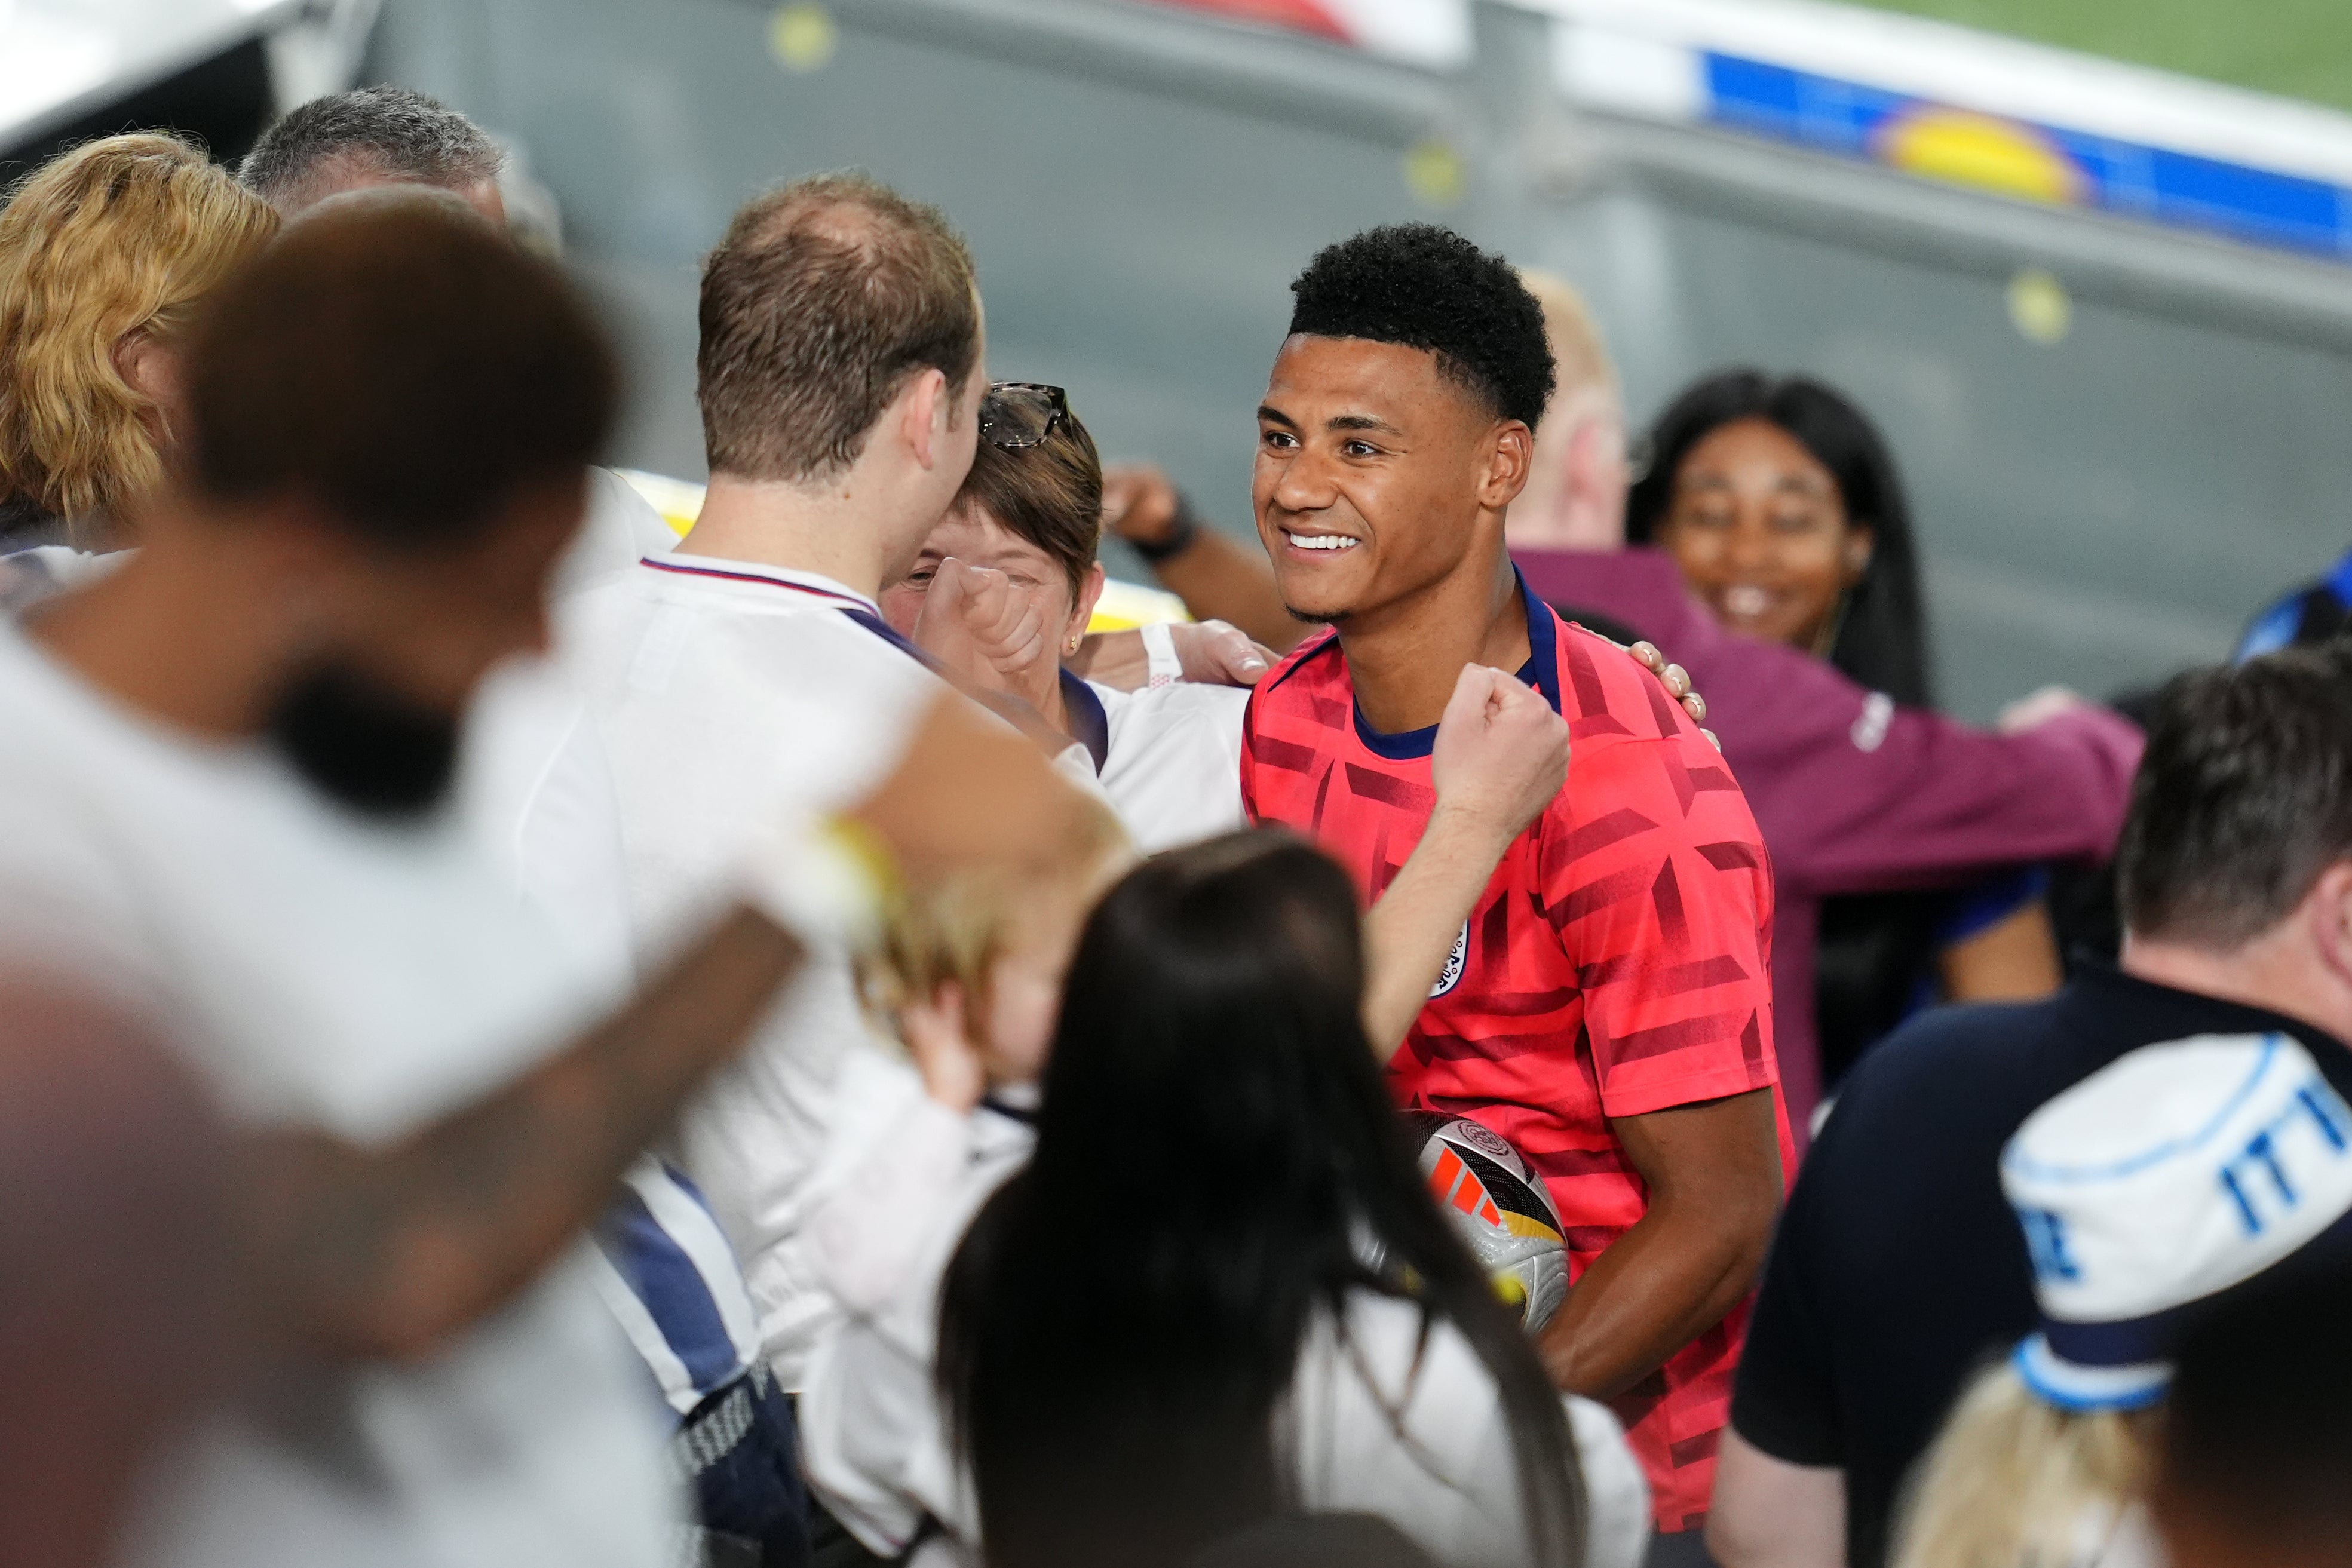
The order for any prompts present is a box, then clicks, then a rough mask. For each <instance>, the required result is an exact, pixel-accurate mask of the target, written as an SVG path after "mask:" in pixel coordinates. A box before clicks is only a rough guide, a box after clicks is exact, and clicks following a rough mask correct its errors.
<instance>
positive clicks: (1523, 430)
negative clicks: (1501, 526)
mask: <svg viewBox="0 0 2352 1568" xmlns="http://www.w3.org/2000/svg"><path fill="white" fill-rule="evenodd" d="M1535 455H1536V434H1535V432H1534V431H1532V430H1529V429H1528V427H1527V426H1526V425H1525V424H1523V423H1520V422H1519V421H1517V420H1516V419H1507V420H1505V421H1503V422H1502V423H1500V424H1497V425H1496V426H1495V433H1494V435H1493V437H1492V438H1491V440H1490V441H1489V443H1488V444H1487V448H1486V473H1485V474H1484V475H1483V476H1481V477H1480V481H1479V485H1478V504H1479V505H1480V506H1481V507H1486V509H1487V510H1488V511H1496V512H1499V511H1501V510H1502V509H1503V508H1504V507H1507V506H1509V505H1510V504H1511V503H1512V502H1513V501H1515V500H1517V499H1518V496H1519V492H1520V491H1521V490H1524V489H1526V488H1527V487H1528V469H1529V468H1530V467H1531V466H1532V465H1533V464H1534V462H1535Z"/></svg>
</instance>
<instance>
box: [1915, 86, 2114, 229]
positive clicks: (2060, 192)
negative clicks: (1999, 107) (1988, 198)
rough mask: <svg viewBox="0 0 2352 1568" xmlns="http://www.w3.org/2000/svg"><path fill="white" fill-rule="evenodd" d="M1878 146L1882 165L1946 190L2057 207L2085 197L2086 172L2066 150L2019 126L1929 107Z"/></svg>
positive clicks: (2003, 121)
mask: <svg viewBox="0 0 2352 1568" xmlns="http://www.w3.org/2000/svg"><path fill="white" fill-rule="evenodd" d="M1876 141H1877V149H1876V150H1877V152H1878V156H1879V159H1880V160H1881V161H1882V162H1885V163H1888V164H1891V165H1892V166H1894V167H1895V168H1897V169H1900V170H1903V171H1904V172H1906V173H1911V174H1917V175H1921V176H1923V177H1924V178H1927V179H1929V180H1941V181H1943V182H1944V183H1946V184H1951V185H1966V186H1969V188H1970V189H1972V190H1979V191H1990V192H1993V193H1996V194H1998V195H2003V196H2020V197H2022V198H2024V199H2025V200H2027V201H2029V202H2045V203H2048V204H2052V205H2054V206H2072V205H2074V204H2075V203H2078V202H2080V201H2081V200H2082V199H2083V196H2084V185H2085V181H2084V176H2083V171H2082V168H2081V167H2080V166H2079V165H2078V164H2076V163H2075V162H2074V159H2072V158H2070V157H2068V156H2067V155H2066V152H2065V150H2064V149H2063V148H2062V147H2059V146H2057V145H2056V144H2054V143H2053V142H2052V141H2051V140H2050V139H2049V138H2048V137H2046V136H2044V135H2043V134H2042V132H2041V131H2036V130H2035V129H2034V128H2033V127H2032V126H2030V125H2021V124H2019V123H2017V122H2016V121H2015V120H1999V119H1996V118H1994V117H1993V116H1991V115H1989V114H1975V113H1971V112H1969V110H1960V109H1943V108H1938V107H1936V106H1934V105H1927V106H1923V107H1920V108H1917V109H1914V110H1908V111H1906V112H1905V113H1904V114H1903V115H1901V116H1900V117H1898V118H1896V119H1895V120H1892V121H1890V122H1889V123H1888V124H1887V125H1886V126H1885V128H1884V129H1882V130H1881V131H1879V133H1878V136H1877V138H1876Z"/></svg>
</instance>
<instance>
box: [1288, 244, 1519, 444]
mask: <svg viewBox="0 0 2352 1568" xmlns="http://www.w3.org/2000/svg"><path fill="white" fill-rule="evenodd" d="M1290 292H1291V293H1292V294H1293V295H1295V296H1296V297H1297V304H1295V305H1294V306H1293V307H1292V308H1291V311H1290V330H1291V331H1292V333H1294V334H1297V333H1301V332H1304V333H1307V334H1308V335H1310V336H1312V337H1318V338H1362V339H1366V340H1370V341H1371V342H1375V343H1394V344H1397V345H1399V346H1400V347H1402V348H1407V349H1426V350H1429V351H1430V352H1432V353H1433V354H1435V355H1436V356H1437V369H1438V371H1439V373H1440V374H1442V375H1444V376H1445V377H1446V378H1447V379H1448V380H1450V381H1453V382H1456V383H1458V384H1460V385H1461V386H1463V387H1465V388H1466V389H1467V390H1468V391H1470V392H1473V393H1474V394H1475V395H1476V396H1478V397H1481V398H1483V399H1485V400H1486V402H1487V403H1488V404H1490V405H1491V406H1492V407H1493V408H1494V410H1495V411H1496V413H1499V414H1501V415H1502V416H1503V417H1504V418H1505V419H1516V420H1518V421H1520V422H1522V423H1525V424H1526V425H1527V426H1528V428H1529V429H1531V430H1532V429H1533V428H1535V425H1536V423H1537V422H1538V421H1539V420H1541V419H1542V418H1543V411H1544V404H1545V403H1547V402H1549V401H1550V400H1551V389H1552V382H1553V381H1554V372H1553V368H1552V358H1551V345H1550V343H1549V341H1547V340H1546V339H1545V337H1544V317H1543V307H1542V306H1541V305H1538V303H1537V302H1536V297H1535V296H1534V295H1532V294H1530V293H1528V287H1527V285H1526V284H1525V283H1522V282H1521V281H1520V280H1519V275H1518V273H1517V271H1516V270H1514V269H1513V267H1512V266H1511V264H1510V263H1509V262H1507V261H1505V260H1504V259H1503V258H1502V257H1501V256H1489V255H1488V254H1486V252H1485V251H1482V250H1480V249H1479V248H1478V247H1477V246H1475V245H1472V244H1471V243H1470V242H1469V241H1468V240H1466V239H1464V238H1463V237H1462V236H1461V235H1458V234H1455V233H1454V231H1453V230H1452V229H1447V228H1440V227H1439V226H1438V225H1435V224H1389V225H1383V226H1382V227H1380V228H1376V229H1367V230H1365V231H1364V232H1363V233H1362V234H1360V235H1356V236H1355V237H1354V238H1352V239H1343V240H1341V241H1339V243H1338V244H1337V245H1329V246H1324V247H1323V248H1322V249H1321V250H1319V251H1318V252H1317V253H1316V255H1315V259H1314V260H1312V261H1310V262H1308V263H1307V270H1306V271H1304V272H1302V273H1300V274H1299V275H1298V277H1297V281H1296V282H1294V283H1292V284H1291V286H1290Z"/></svg>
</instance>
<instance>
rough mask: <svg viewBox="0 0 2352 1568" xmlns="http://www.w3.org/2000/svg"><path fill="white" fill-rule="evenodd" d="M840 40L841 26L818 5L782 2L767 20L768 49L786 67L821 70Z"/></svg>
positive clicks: (789, 69) (828, 61)
mask: <svg viewBox="0 0 2352 1568" xmlns="http://www.w3.org/2000/svg"><path fill="white" fill-rule="evenodd" d="M840 43H841V29H840V28H839V27H837V26H835V25H834V21H833V14H832V13H831V12H829V11H827V10H826V9H825V8H824V6H822V5H786V6H784V7H783V8H782V9H781V10H779V11H778V12H777V13H776V19H775V20H774V21H772V22H771V23H769V24H768V52H769V53H771V54H772V55H774V56H775V57H776V63H777V64H778V65H780V66H782V67H783V68H785V69H786V70H788V71H816V70H823V69H824V68H825V67H826V66H828V65H830V64H832V63H833V51H834V50H835V48H836V47H838V46H839V45H840Z"/></svg>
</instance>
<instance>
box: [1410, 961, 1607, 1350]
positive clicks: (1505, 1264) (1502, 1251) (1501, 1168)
mask: <svg viewBox="0 0 2352 1568" xmlns="http://www.w3.org/2000/svg"><path fill="white" fill-rule="evenodd" d="M1454 952H1455V964H1454V965H1453V966H1449V967H1448V968H1449V972H1458V964H1459V961H1460V955H1461V949H1460V948H1459V947H1456V948H1455V950H1454ZM1404 1116H1405V1123H1406V1125H1407V1127H1408V1129H1409V1130H1410V1132H1411V1135H1412V1138H1413V1140H1414V1145H1415V1153H1416V1155H1417V1156H1418V1157H1419V1159H1420V1162H1421V1172H1422V1175H1423V1176H1425V1177H1426V1178H1427V1179H1428V1182H1429V1190H1430V1191H1431V1192H1432V1193H1433V1194H1434V1195H1435V1197H1436V1198H1437V1201H1438V1204H1439V1205H1440V1207H1443V1208H1444V1210H1445V1217H1446V1218H1447V1219H1449V1220H1450V1221H1452V1222H1453V1225H1454V1231H1455V1233H1456V1234H1458V1235H1459V1236H1460V1237H1461V1238H1462V1239H1463V1240H1464V1241H1465V1242H1466V1243H1468V1245H1469V1248H1470V1251H1471V1253H1472V1255H1473V1256H1475V1258H1476V1259H1477V1260H1478V1261H1479V1262H1480V1263H1481V1264H1483V1265H1485V1267H1486V1272H1487V1275H1488V1277H1490V1278H1491V1279H1492V1280H1493V1281H1494V1282H1495V1293H1496V1295H1498V1296H1500V1297H1502V1298H1503V1300H1504V1301H1506V1302H1507V1303H1509V1304H1511V1305H1513V1306H1516V1307H1517V1309H1518V1312H1519V1322H1520V1324H1521V1326H1523V1327H1524V1328H1526V1329H1527V1331H1528V1333H1535V1332H1536V1331H1537V1330H1538V1329H1540V1328H1542V1327H1543V1326H1544V1324H1546V1323H1547V1322H1550V1321H1551V1316H1552V1314H1553V1313H1554V1312H1558V1311H1559V1304H1560V1302H1561V1301H1565V1300H1567V1299H1568V1246H1567V1242H1566V1240H1565V1239H1563V1237H1562V1236H1561V1227H1560V1222H1559V1210H1557V1209H1555V1208H1554V1207H1552V1205H1551V1195H1550V1194H1549V1193H1548V1192H1546V1191H1545V1190H1544V1185H1543V1181H1542V1179H1541V1178H1540V1177H1538V1176H1536V1175H1535V1174H1534V1173H1533V1172H1532V1171H1530V1170H1528V1166H1527V1162H1526V1161H1525V1160H1523V1159H1521V1158H1520V1157H1519V1152H1518V1151H1517V1149H1515V1148H1513V1147H1511V1145H1510V1144H1509V1143H1508V1142H1507V1140H1505V1139H1504V1138H1502V1137H1500V1136H1498V1135H1497V1134H1495V1133H1494V1132H1493V1131H1492V1130H1491V1129H1489V1128H1486V1127H1483V1126H1481V1125H1479V1124H1477V1123H1475V1122H1473V1121H1471V1120H1470V1119H1469V1118H1468V1117H1466V1116H1448V1115H1444V1114H1443V1113H1438V1112H1431V1111H1408V1112H1406V1113H1404Z"/></svg>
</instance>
